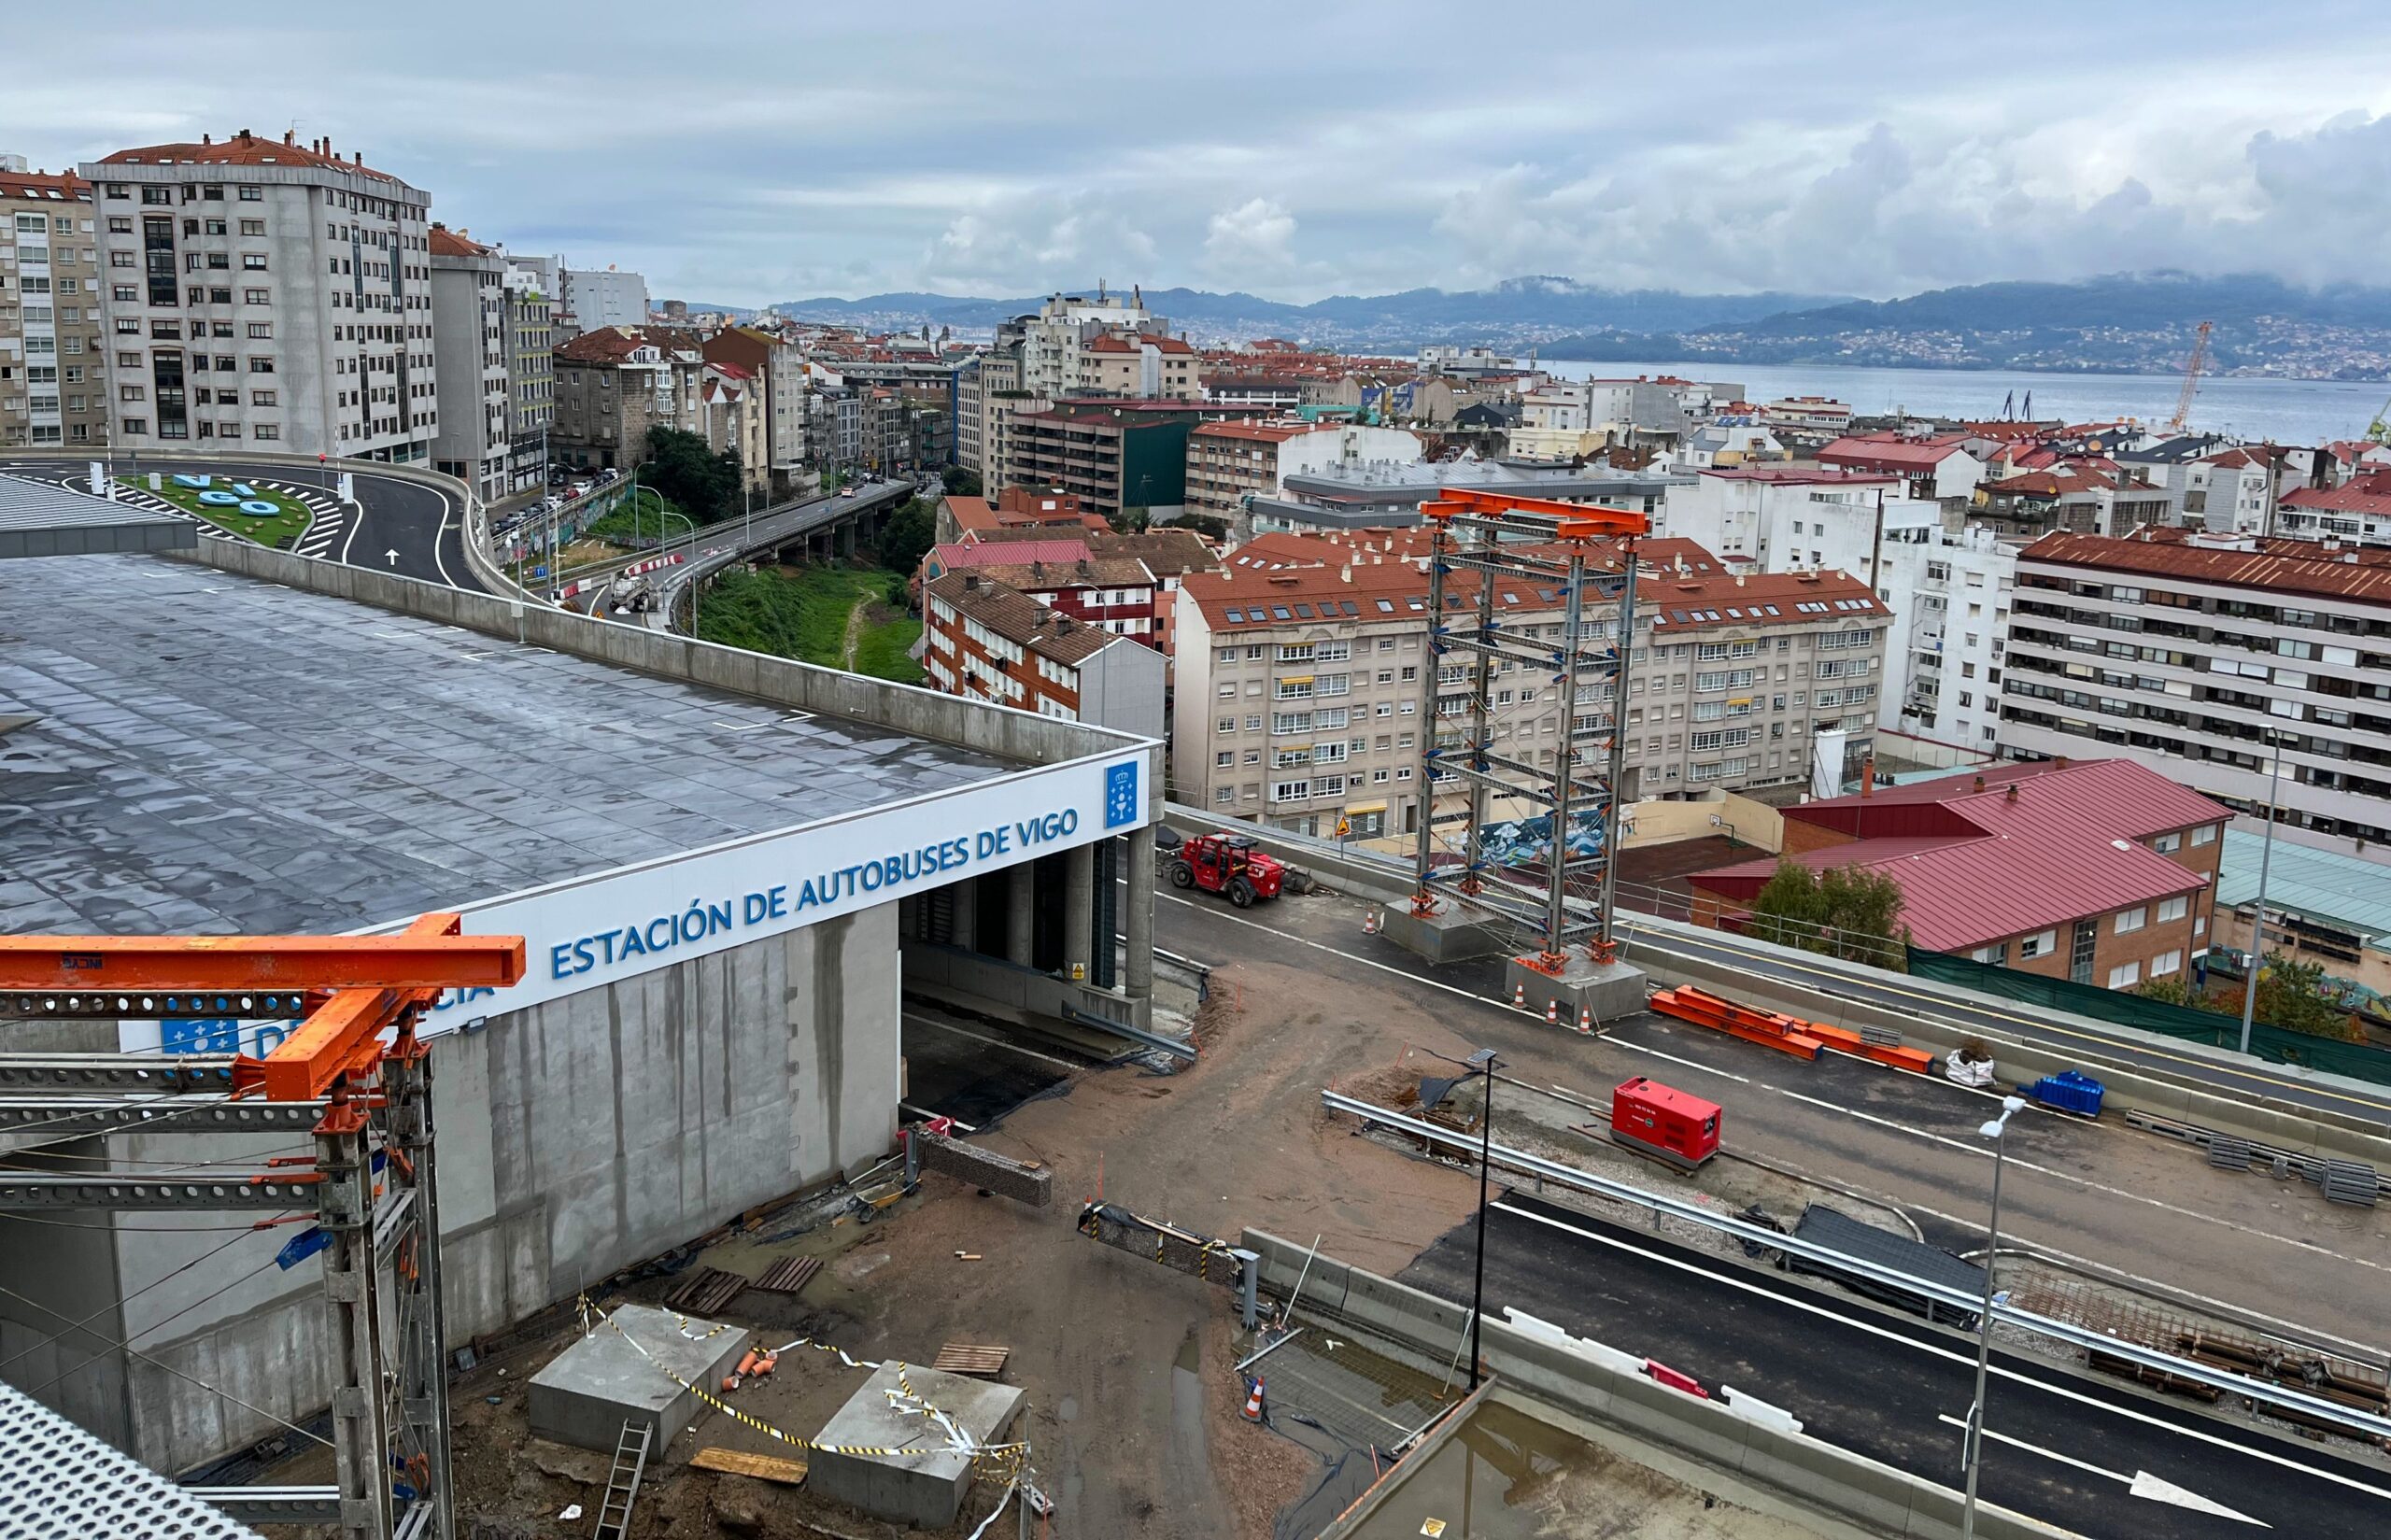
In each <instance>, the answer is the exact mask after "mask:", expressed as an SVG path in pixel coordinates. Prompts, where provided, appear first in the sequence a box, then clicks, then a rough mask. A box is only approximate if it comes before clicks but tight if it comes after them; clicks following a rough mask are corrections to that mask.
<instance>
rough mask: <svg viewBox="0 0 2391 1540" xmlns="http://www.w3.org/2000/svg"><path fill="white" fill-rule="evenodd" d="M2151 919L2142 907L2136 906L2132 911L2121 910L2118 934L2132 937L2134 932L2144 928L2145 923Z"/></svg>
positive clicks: (2119, 912) (2118, 918)
mask: <svg viewBox="0 0 2391 1540" xmlns="http://www.w3.org/2000/svg"><path fill="white" fill-rule="evenodd" d="M2149 918H2150V913H2149V911H2148V910H2147V909H2144V908H2143V907H2141V906H2136V907H2135V908H2132V909H2121V910H2119V911H2117V934H2118V935H2120V936H2129V935H2131V934H2132V933H2133V932H2135V931H2137V930H2140V929H2141V928H2142V926H2143V922H2144V921H2146V920H2147V919H2149Z"/></svg>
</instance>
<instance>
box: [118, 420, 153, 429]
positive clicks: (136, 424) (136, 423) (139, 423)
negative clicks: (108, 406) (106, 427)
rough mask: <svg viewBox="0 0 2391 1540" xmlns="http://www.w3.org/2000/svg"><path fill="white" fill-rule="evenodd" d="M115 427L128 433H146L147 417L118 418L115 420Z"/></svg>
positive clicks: (147, 426)
mask: <svg viewBox="0 0 2391 1540" xmlns="http://www.w3.org/2000/svg"><path fill="white" fill-rule="evenodd" d="M117 425H118V426H119V427H120V428H122V429H123V430H124V431H126V432H128V433H147V432H148V431H149V418H148V417H119V418H117Z"/></svg>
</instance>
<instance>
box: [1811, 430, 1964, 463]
mask: <svg viewBox="0 0 2391 1540" xmlns="http://www.w3.org/2000/svg"><path fill="white" fill-rule="evenodd" d="M1967 452H1968V451H1967V449H1966V447H1965V446H1964V443H1963V441H1962V440H1961V439H1960V438H1959V436H1958V435H1957V434H1954V435H1953V436H1951V437H1949V438H1939V439H1904V438H1899V437H1896V436H1895V435H1893V434H1891V433H1862V434H1860V435H1858V436H1856V437H1851V436H1846V437H1844V438H1839V439H1837V440H1835V441H1834V442H1833V443H1832V444H1830V445H1827V446H1826V447H1825V448H1823V449H1821V450H1819V451H1818V463H1819V464H1821V465H1846V466H1849V467H1851V468H1852V469H1854V470H1860V471H1903V472H1920V471H1931V470H1933V469H1934V468H1935V467H1936V466H1938V465H1940V464H1942V463H1943V462H1944V461H1945V460H1946V459H1950V458H1951V457H1952V456H1953V455H1964V454H1966V453H1967Z"/></svg>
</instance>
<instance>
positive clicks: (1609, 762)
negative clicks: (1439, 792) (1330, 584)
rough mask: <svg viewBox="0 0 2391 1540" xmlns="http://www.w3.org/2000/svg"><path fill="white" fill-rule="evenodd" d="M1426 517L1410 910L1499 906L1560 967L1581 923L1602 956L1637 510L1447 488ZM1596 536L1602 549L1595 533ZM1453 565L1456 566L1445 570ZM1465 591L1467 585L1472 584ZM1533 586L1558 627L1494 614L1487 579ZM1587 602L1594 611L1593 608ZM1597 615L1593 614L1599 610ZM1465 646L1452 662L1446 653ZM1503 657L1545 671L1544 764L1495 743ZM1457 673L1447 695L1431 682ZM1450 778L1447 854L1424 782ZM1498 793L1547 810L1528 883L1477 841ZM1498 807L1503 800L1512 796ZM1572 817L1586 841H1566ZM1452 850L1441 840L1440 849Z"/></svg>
mask: <svg viewBox="0 0 2391 1540" xmlns="http://www.w3.org/2000/svg"><path fill="white" fill-rule="evenodd" d="M1421 513H1422V515H1424V516H1426V517H1427V518H1428V519H1429V521H1430V522H1431V525H1432V527H1433V531H1434V532H1433V535H1432V539H1431V543H1430V547H1429V558H1428V610H1429V619H1428V660H1427V665H1426V666H1425V667H1423V668H1422V670H1421V679H1422V685H1421V692H1422V715H1423V716H1425V717H1426V718H1427V720H1428V726H1427V727H1426V728H1425V729H1423V731H1422V744H1421V770H1422V781H1423V783H1424V784H1423V785H1422V791H1421V815H1420V827H1419V829H1418V841H1417V843H1416V846H1415V854H1414V859H1413V867H1414V891H1413V896H1412V900H1411V910H1412V912H1413V913H1414V914H1415V915H1419V916H1421V917H1422V918H1424V917H1426V916H1428V915H1431V914H1434V913H1436V911H1437V910H1438V907H1439V905H1440V904H1441V903H1443V902H1445V901H1447V900H1446V899H1445V898H1444V897H1441V896H1443V895H1450V901H1452V902H1456V903H1460V904H1463V905H1466V906H1469V907H1471V908H1474V909H1477V910H1479V911H1485V912H1486V913H1489V914H1493V915H1500V916H1504V917H1507V918H1508V919H1509V920H1510V921H1511V922H1512V923H1513V924H1515V925H1518V926H1520V928H1521V931H1522V932H1524V933H1526V934H1529V935H1533V936H1534V937H1535V939H1536V940H1537V948H1536V954H1535V964H1536V966H1538V967H1540V968H1543V970H1544V971H1546V972H1548V973H1558V972H1560V971H1561V969H1562V968H1563V965H1564V963H1565V962H1566V960H1567V955H1568V946H1569V943H1570V941H1571V940H1575V939H1578V938H1584V939H1585V940H1586V941H1587V950H1588V953H1589V954H1590V955H1592V957H1593V958H1594V959H1595V960H1596V961H1597V962H1603V963H1607V962H1609V961H1610V960H1611V959H1612V957H1613V956H1614V955H1615V953H1616V948H1615V944H1614V940H1613V938H1612V934H1611V908H1612V901H1613V899H1614V897H1615V896H1616V892H1617V871H1616V865H1615V863H1614V861H1613V860H1612V853H1613V852H1614V851H1616V850H1617V849H1618V845H1619V823H1620V806H1619V798H1618V797H1617V795H1616V789H1617V787H1618V784H1619V783H1620V779H1621V778H1622V775H1623V773H1624V763H1625V755H1626V740H1625V739H1624V738H1623V737H1622V736H1621V735H1620V712H1621V709H1622V706H1621V702H1622V700H1623V698H1624V689H1625V681H1626V677H1627V666H1628V660H1629V658H1630V657H1632V656H1633V653H1634V620H1635V566H1636V558H1635V538H1636V537H1637V536H1639V535H1642V534H1644V533H1646V532H1647V531H1648V530H1649V529H1650V521H1649V520H1648V518H1646V517H1645V516H1644V515H1642V514H1641V513H1637V512H1634V511H1632V510H1625V509H1613V508H1598V507H1589V506H1585V505H1581V504H1578V503H1571V502H1553V501H1549V500H1546V499H1530V498H1506V497H1501V496H1498V495H1495V494H1493V493H1486V492H1472V491H1461V490H1454V489H1447V490H1445V491H1443V492H1440V493H1439V494H1438V497H1437V499H1436V501H1434V502H1425V503H1422V505H1421ZM1597 541H1601V542H1606V543H1608V544H1607V548H1597V547H1596V545H1595V543H1596V542H1597ZM1456 574H1467V575H1466V576H1464V577H1461V578H1460V580H1459V581H1456ZM1472 590H1474V593H1473V592H1472ZM1498 592H1500V593H1503V594H1504V595H1506V596H1516V595H1518V594H1520V593H1522V592H1528V593H1533V594H1535V596H1536V597H1537V598H1538V599H1539V600H1543V601H1545V602H1547V603H1553V602H1557V603H1559V604H1560V605H1561V606H1562V609H1563V622H1562V626H1561V630H1560V635H1559V636H1558V637H1557V638H1542V637H1538V636H1535V635H1534V634H1532V633H1530V632H1527V631H1524V630H1521V629H1518V628H1516V627H1512V626H1507V624H1506V623H1505V620H1504V617H1503V615H1501V613H1500V608H1501V607H1500V606H1498V605H1497V603H1496V595H1497V593H1498ZM1590 612H1592V614H1591V615H1590ZM1597 616H1600V618H1597ZM1455 655H1459V656H1460V657H1462V658H1463V659H1464V661H1463V662H1462V664H1461V665H1460V666H1459V668H1458V669H1454V670H1451V673H1453V674H1457V675H1459V676H1460V677H1459V678H1454V677H1449V666H1448V664H1447V663H1446V661H1445V660H1446V658H1447V657H1451V656H1455ZM1507 666H1516V667H1518V668H1519V669H1521V670H1533V671H1536V672H1537V673H1541V674H1544V675H1546V677H1548V678H1549V681H1550V684H1551V688H1552V692H1553V699H1554V701H1555V703H1556V704H1557V705H1558V706H1559V707H1560V714H1561V720H1562V722H1563V730H1562V732H1561V734H1560V738H1561V742H1560V744H1559V746H1558V747H1557V749H1556V750H1555V751H1554V754H1553V758H1552V763H1551V765H1550V766H1549V767H1546V766H1540V765H1538V764H1536V763H1535V750H1534V749H1533V748H1529V749H1523V750H1522V749H1514V750H1512V751H1511V752H1504V751H1503V749H1501V748H1499V747H1498V746H1497V739H1498V737H1499V736H1500V734H1499V733H1498V731H1497V722H1496V718H1495V714H1494V699H1493V695H1494V679H1495V676H1496V674H1497V673H1498V672H1499V671H1502V670H1504V669H1505V668H1506V667H1507ZM1462 682H1466V683H1467V684H1468V685H1469V690H1468V694H1467V696H1466V697H1465V698H1464V699H1463V701H1462V702H1461V703H1460V704H1459V705H1457V706H1448V705H1446V704H1445V702H1447V701H1448V699H1450V698H1449V697H1447V696H1446V695H1444V694H1443V693H1442V690H1443V687H1444V686H1446V685H1450V684H1454V683H1462ZM1455 780H1458V781H1461V782H1464V783H1465V784H1466V790H1467V793H1468V806H1467V812H1466V813H1465V814H1464V817H1465V820H1466V821H1465V823H1464V827H1463V830H1462V836H1461V841H1460V851H1459V854H1460V857H1461V859H1460V861H1459V862H1458V863H1457V864H1455V863H1451V862H1445V863H1440V862H1439V861H1438V860H1437V858H1436V857H1437V832H1436V825H1437V819H1436V788H1437V786H1438V785H1439V784H1441V783H1448V782H1450V781H1455ZM1496 798H1506V799H1509V800H1510V801H1512V802H1513V803H1514V804H1515V805H1517V806H1525V807H1534V808H1540V809H1542V810H1543V812H1542V813H1541V814H1540V816H1541V817H1542V818H1543V819H1544V821H1545V834H1544V839H1543V842H1542V843H1543V858H1542V859H1543V866H1544V874H1543V881H1542V883H1541V884H1540V886H1541V892H1540V893H1539V892H1538V891H1537V888H1536V887H1535V886H1532V885H1531V884H1529V883H1526V882H1523V881H1521V880H1520V879H1518V878H1516V877H1514V876H1513V875H1512V872H1513V870H1514V869H1515V866H1516V864H1517V857H1518V855H1519V850H1518V848H1517V842H1516V841H1513V842H1510V843H1509V844H1508V846H1507V848H1506V849H1505V850H1503V851H1502V852H1499V853H1496V852H1493V851H1490V849H1489V842H1488V836H1489V829H1490V826H1489V817H1490V815H1491V813H1492V812H1493V802H1494V800H1495V799H1496ZM1505 811H1507V812H1510V811H1512V810H1511V809H1506V810H1505ZM1581 820H1586V821H1591V823H1592V826H1593V828H1592V840H1591V841H1588V842H1589V843H1590V844H1591V847H1592V848H1591V849H1590V850H1589V851H1588V852H1587V853H1585V854H1583V855H1575V856H1573V855H1572V854H1571V845H1572V842H1573V837H1575V836H1576V835H1577V830H1578V826H1579V824H1580V822H1581ZM1449 853H1450V851H1449Z"/></svg>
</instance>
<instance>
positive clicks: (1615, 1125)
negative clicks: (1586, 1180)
mask: <svg viewBox="0 0 2391 1540" xmlns="http://www.w3.org/2000/svg"><path fill="white" fill-rule="evenodd" d="M1610 1137H1611V1138H1612V1139H1613V1140H1614V1141H1615V1142H1617V1143H1620V1144H1623V1145H1625V1146H1627V1148H1629V1149H1630V1150H1633V1151H1635V1152H1636V1153H1637V1154H1639V1155H1649V1156H1651V1157H1652V1158H1653V1159H1654V1160H1657V1161H1665V1162H1667V1163H1668V1164H1669V1165H1671V1166H1676V1167H1677V1169H1678V1170H1680V1171H1691V1170H1692V1169H1693V1168H1694V1167H1695V1166H1700V1165H1701V1164H1702V1163H1703V1162H1704V1161H1706V1160H1708V1159H1709V1158H1710V1157H1711V1156H1713V1155H1715V1154H1717V1153H1718V1152H1719V1104H1718V1103H1717V1102H1706V1101H1704V1100H1703V1099H1702V1098H1701V1097H1700V1096H1689V1095H1686V1094H1685V1093H1684V1092H1682V1091H1679V1090H1677V1089H1676V1088H1674V1087H1672V1086H1666V1085H1662V1083H1661V1082H1660V1081H1656V1080H1651V1079H1648V1078H1647V1077H1645V1076H1642V1075H1638V1076H1636V1077H1635V1078H1634V1080H1632V1081H1621V1082H1620V1086H1619V1088H1618V1089H1617V1090H1615V1091H1613V1092H1612V1093H1611V1094H1610Z"/></svg>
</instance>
